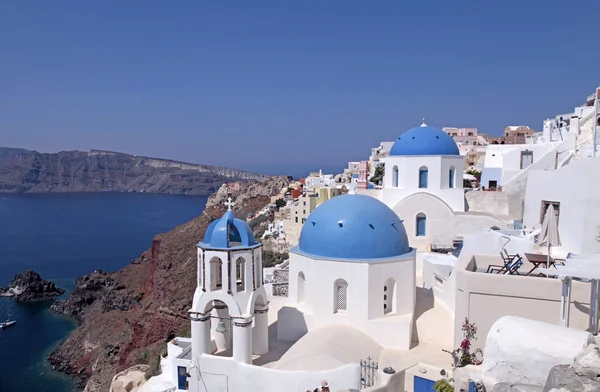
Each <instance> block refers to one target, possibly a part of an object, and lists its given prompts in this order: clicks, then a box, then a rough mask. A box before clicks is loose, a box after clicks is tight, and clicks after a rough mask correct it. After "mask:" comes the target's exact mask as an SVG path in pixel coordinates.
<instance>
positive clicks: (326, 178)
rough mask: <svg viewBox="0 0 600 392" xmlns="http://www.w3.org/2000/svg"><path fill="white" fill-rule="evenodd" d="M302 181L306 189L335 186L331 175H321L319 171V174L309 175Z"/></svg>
mask: <svg viewBox="0 0 600 392" xmlns="http://www.w3.org/2000/svg"><path fill="white" fill-rule="evenodd" d="M304 181H305V184H306V188H308V189H313V188H335V186H336V182H335V178H334V176H333V174H323V172H322V171H320V170H319V173H311V174H310V175H309V176H308V177H306V179H305V180H304Z"/></svg>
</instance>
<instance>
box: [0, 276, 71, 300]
mask: <svg viewBox="0 0 600 392" xmlns="http://www.w3.org/2000/svg"><path fill="white" fill-rule="evenodd" d="M64 292H65V290H63V289H61V288H60V287H56V285H55V284H54V282H50V281H48V280H44V279H42V277H41V276H40V274H38V273H37V272H35V271H31V270H25V272H23V273H22V274H17V275H15V278H14V279H13V280H12V282H10V284H9V285H8V287H2V288H0V295H2V296H5V297H14V298H15V299H16V300H17V301H36V300H42V299H49V298H54V297H58V296H59V295H61V294H63V293H64Z"/></svg>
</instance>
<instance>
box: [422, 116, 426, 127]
mask: <svg viewBox="0 0 600 392" xmlns="http://www.w3.org/2000/svg"><path fill="white" fill-rule="evenodd" d="M421 126H422V127H426V126H427V124H425V117H423V123H422V124H421Z"/></svg>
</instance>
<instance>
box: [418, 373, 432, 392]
mask: <svg viewBox="0 0 600 392" xmlns="http://www.w3.org/2000/svg"><path fill="white" fill-rule="evenodd" d="M434 385H435V382H434V381H431V380H427V379H426V378H421V377H417V376H415V385H414V390H415V392H432V391H435V389H433V386H434Z"/></svg>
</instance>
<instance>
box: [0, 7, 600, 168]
mask: <svg viewBox="0 0 600 392" xmlns="http://www.w3.org/2000/svg"><path fill="white" fill-rule="evenodd" d="M599 14H600V2H598V1H586V2H584V1H580V0H574V1H570V2H565V1H556V0H547V1H544V2H541V1H532V0H521V1H513V0H507V1H459V0H456V1H447V0H443V1H442V0H440V1H427V0H423V1H384V0H380V1H371V2H367V1H352V0H346V1H336V0H326V1H323V0H319V1H317V0H307V1H280V0H278V1H261V0H253V1H213V2H209V1H184V0H181V1H152V0H147V1H141V0H140V1H134V0H130V1H96V2H89V1H60V0H53V1H42V0H39V1H34V0H31V1H4V2H1V3H0V145H1V146H11V147H23V148H29V149H37V150H39V151H47V152H54V151H59V150H72V149H81V150H88V149H91V148H98V149H110V150H117V151H122V152H127V153H132V154H138V155H150V156H157V157H165V158H172V159H179V160H183V161H190V162H198V163H206V164H214V165H220V166H229V167H235V168H241V169H248V170H255V171H261V172H266V173H273V174H280V173H290V174H293V175H297V176H299V175H303V174H305V173H306V172H308V171H309V170H318V169H319V168H322V169H323V170H325V171H333V170H336V171H337V170H341V168H342V167H343V166H344V165H345V164H346V162H347V161H349V160H360V159H366V158H367V157H368V155H369V152H370V148H371V147H374V146H375V145H377V144H378V143H379V141H382V140H394V139H395V138H396V137H397V136H398V135H399V134H400V133H401V132H403V131H405V130H407V129H409V128H411V127H413V126H417V125H419V124H420V123H421V117H423V116H425V118H426V122H427V123H428V124H429V125H433V126H437V127H443V126H458V127H462V126H466V127H478V128H479V130H480V132H487V133H489V134H492V135H495V134H500V133H501V132H502V130H503V129H504V127H505V126H507V125H517V124H525V125H529V126H531V127H533V128H536V129H540V128H541V125H542V120H543V119H544V118H546V117H549V116H554V115H556V114H559V113H563V112H568V111H569V110H571V109H572V108H573V107H574V106H576V105H579V104H581V103H582V102H583V101H584V100H585V97H586V96H587V95H588V94H591V93H592V92H593V90H594V88H595V87H596V86H598V85H599V84H600V66H599V65H600V54H599V52H598V50H597V48H596V46H597V45H596V43H597V39H598V34H599V33H598V31H599V30H598V23H597V18H598V15H599Z"/></svg>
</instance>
